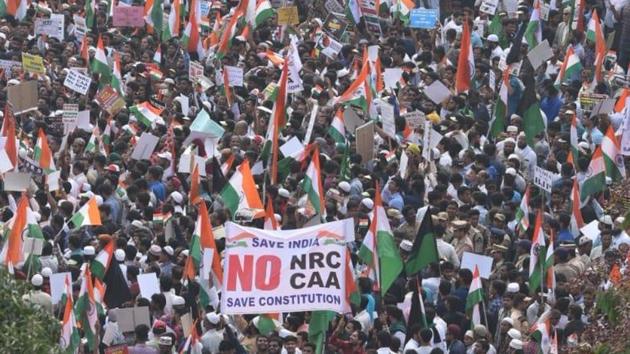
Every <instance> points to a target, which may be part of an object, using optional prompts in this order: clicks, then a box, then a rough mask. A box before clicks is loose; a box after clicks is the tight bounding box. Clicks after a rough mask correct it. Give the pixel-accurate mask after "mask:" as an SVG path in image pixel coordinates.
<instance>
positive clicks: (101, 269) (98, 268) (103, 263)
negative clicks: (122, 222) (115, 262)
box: [92, 235, 116, 280]
mask: <svg viewBox="0 0 630 354" xmlns="http://www.w3.org/2000/svg"><path fill="white" fill-rule="evenodd" d="M99 240H100V241H101V242H104V243H105V244H104V246H103V249H101V250H100V251H99V252H98V254H97V255H96V258H94V260H93V261H92V272H93V274H94V276H95V277H97V278H98V279H101V280H103V279H105V273H107V270H108V269H109V265H110V264H111V262H112V258H113V257H114V248H115V247H116V245H115V244H114V240H113V239H112V238H111V236H109V235H101V236H100V237H99Z"/></svg>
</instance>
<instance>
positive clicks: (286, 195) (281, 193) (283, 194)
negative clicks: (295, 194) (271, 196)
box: [278, 188, 291, 198]
mask: <svg viewBox="0 0 630 354" xmlns="http://www.w3.org/2000/svg"><path fill="white" fill-rule="evenodd" d="M278 195H279V196H281V197H282V198H289V197H290V196H291V193H289V191H288V190H286V189H284V188H280V189H278Z"/></svg>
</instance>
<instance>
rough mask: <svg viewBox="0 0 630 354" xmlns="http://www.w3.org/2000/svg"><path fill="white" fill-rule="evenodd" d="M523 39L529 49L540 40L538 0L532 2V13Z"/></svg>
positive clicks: (540, 28)
mask: <svg viewBox="0 0 630 354" xmlns="http://www.w3.org/2000/svg"><path fill="white" fill-rule="evenodd" d="M524 37H525V41H527V45H528V46H529V50H530V51H531V50H532V49H534V47H536V46H537V45H538V44H539V43H540V42H542V23H541V18H540V0H536V1H535V3H534V9H533V10H532V15H531V17H530V18H529V23H528V24H527V28H526V29H525V35H524Z"/></svg>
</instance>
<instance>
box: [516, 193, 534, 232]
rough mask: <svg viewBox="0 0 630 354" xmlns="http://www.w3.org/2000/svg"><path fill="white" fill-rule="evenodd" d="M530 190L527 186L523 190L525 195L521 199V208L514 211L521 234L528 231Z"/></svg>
mask: <svg viewBox="0 0 630 354" xmlns="http://www.w3.org/2000/svg"><path fill="white" fill-rule="evenodd" d="M530 193H531V188H530V187H529V186H527V188H526V189H525V195H524V196H523V198H522V199H521V206H520V208H518V210H517V211H516V220H518V230H519V231H520V232H521V233H525V232H527V229H529V196H530Z"/></svg>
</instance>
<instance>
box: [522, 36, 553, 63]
mask: <svg viewBox="0 0 630 354" xmlns="http://www.w3.org/2000/svg"><path fill="white" fill-rule="evenodd" d="M552 56H553V51H552V50H551V47H550V46H549V42H548V41H547V40H546V39H545V40H544V41H542V42H541V43H540V44H538V45H537V46H536V47H534V48H533V49H532V50H530V51H529V53H527V59H529V62H530V63H531V64H532V67H533V68H534V69H538V67H539V66H541V65H542V63H544V62H546V61H547V59H549V58H551V57H552Z"/></svg>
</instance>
